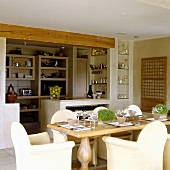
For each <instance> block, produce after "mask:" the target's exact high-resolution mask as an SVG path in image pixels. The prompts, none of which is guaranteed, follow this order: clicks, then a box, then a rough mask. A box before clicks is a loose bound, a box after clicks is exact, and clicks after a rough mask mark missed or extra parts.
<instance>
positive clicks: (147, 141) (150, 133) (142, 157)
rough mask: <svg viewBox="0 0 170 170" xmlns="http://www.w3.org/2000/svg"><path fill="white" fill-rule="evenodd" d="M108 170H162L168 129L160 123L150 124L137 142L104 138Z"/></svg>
mask: <svg viewBox="0 0 170 170" xmlns="http://www.w3.org/2000/svg"><path fill="white" fill-rule="evenodd" d="M102 139H103V141H104V142H105V143H106V147H107V169H108V170H113V169H114V170H125V169H126V170H162V169H163V151H164V146H165V142H166V140H167V128H166V126H165V125H164V124H163V123H162V122H160V121H154V122H151V123H149V124H148V125H147V126H146V127H145V128H144V129H143V130H142V131H141V133H140V134H139V137H138V140H137V142H133V141H127V140H122V139H118V138H113V137H108V136H104V137H103V138H102Z"/></svg>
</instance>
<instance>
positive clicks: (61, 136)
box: [51, 109, 97, 166]
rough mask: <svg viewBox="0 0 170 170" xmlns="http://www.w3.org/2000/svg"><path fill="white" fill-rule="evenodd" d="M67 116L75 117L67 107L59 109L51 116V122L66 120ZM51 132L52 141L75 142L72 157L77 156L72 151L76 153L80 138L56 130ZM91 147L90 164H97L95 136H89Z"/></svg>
mask: <svg viewBox="0 0 170 170" xmlns="http://www.w3.org/2000/svg"><path fill="white" fill-rule="evenodd" d="M68 118H73V119H76V115H75V113H74V112H72V111H71V110H68V109H63V110H59V111H57V112H56V113H54V115H53V116H52V118H51V124H53V123H56V122H67V119H68ZM52 132H53V138H54V143H55V142H61V141H74V142H75V147H74V148H73V157H72V158H73V159H75V157H76V159H77V156H74V153H76V155H77V147H79V146H80V142H81V139H79V138H76V137H73V136H70V135H67V134H65V133H61V132H59V131H57V130H52ZM89 141H90V144H91V148H92V164H93V165H95V166H96V165H97V149H96V148H97V146H96V143H97V141H96V139H95V138H89Z"/></svg>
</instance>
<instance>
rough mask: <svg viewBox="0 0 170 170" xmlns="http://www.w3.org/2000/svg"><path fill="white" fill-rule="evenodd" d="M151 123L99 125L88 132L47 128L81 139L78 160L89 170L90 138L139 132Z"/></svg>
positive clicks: (90, 155) (58, 127)
mask: <svg viewBox="0 0 170 170" xmlns="http://www.w3.org/2000/svg"><path fill="white" fill-rule="evenodd" d="M150 122H151V121H146V120H140V124H134V125H131V126H121V127H120V126H113V125H108V124H97V126H96V129H91V130H87V131H74V130H72V129H68V128H65V127H61V126H60V125H59V124H57V123H56V124H48V125H47V127H48V128H50V129H54V130H57V131H60V132H62V133H66V134H67V135H71V136H74V137H76V138H81V144H80V146H79V149H78V151H77V158H78V160H79V161H80V163H81V167H80V170H89V168H88V164H89V162H90V161H91V159H92V151H91V147H90V142H89V137H99V136H104V135H108V134H114V133H118V132H124V131H137V130H141V129H143V128H144V127H145V126H146V125H147V124H148V123H150ZM163 123H164V124H165V125H166V126H169V125H170V119H168V120H167V121H163Z"/></svg>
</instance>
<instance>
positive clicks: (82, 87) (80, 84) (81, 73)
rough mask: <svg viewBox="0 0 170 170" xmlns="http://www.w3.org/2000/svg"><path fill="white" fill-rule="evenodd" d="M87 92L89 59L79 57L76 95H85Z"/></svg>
mask: <svg viewBox="0 0 170 170" xmlns="http://www.w3.org/2000/svg"><path fill="white" fill-rule="evenodd" d="M86 93H87V60H83V59H82V60H81V59H77V81H76V97H85V95H86Z"/></svg>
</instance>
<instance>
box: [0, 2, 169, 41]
mask: <svg viewBox="0 0 170 170" xmlns="http://www.w3.org/2000/svg"><path fill="white" fill-rule="evenodd" d="M145 1H146V0H145ZM160 1H161V0H160ZM164 1H165V0H164ZM0 4H1V5H0V23H5V24H14V25H22V26H30V27H37V28H45V29H53V30H61V31H68V32H75V33H83V34H92V35H98V36H105V37H111V38H120V39H124V40H133V39H135V40H140V39H148V38H155V37H164V36H170V8H169V9H168V8H163V7H159V6H154V5H150V4H147V3H143V2H141V1H140V0H139V1H138V0H0ZM135 37H137V38H135Z"/></svg>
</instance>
